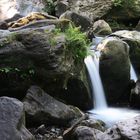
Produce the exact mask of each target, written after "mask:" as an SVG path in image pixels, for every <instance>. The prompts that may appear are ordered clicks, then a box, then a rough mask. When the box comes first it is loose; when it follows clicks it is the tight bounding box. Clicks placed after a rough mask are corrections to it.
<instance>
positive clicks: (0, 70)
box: [0, 67, 35, 79]
mask: <svg viewBox="0 0 140 140" xmlns="http://www.w3.org/2000/svg"><path fill="white" fill-rule="evenodd" d="M0 73H5V74H9V73H17V74H18V75H19V76H20V78H22V79H26V78H29V77H32V76H33V75H34V74H35V71H34V69H31V68H30V69H27V70H20V69H19V68H13V67H4V68H0Z"/></svg>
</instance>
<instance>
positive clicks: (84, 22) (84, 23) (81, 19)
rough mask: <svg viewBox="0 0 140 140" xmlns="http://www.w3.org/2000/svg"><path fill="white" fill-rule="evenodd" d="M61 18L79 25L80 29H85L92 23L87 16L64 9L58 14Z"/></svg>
mask: <svg viewBox="0 0 140 140" xmlns="http://www.w3.org/2000/svg"><path fill="white" fill-rule="evenodd" d="M60 18H61V19H63V18H66V19H69V20H71V21H72V22H73V23H74V24H75V25H76V26H77V27H79V26H80V27H81V30H82V31H87V30H89V28H90V27H91V25H92V22H91V20H90V19H89V18H88V17H87V16H82V15H80V14H78V13H76V12H71V11H66V12H65V13H63V14H62V15H61V16H60Z"/></svg>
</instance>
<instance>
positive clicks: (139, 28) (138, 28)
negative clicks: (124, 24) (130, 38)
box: [135, 21, 140, 31]
mask: <svg viewBox="0 0 140 140" xmlns="http://www.w3.org/2000/svg"><path fill="white" fill-rule="evenodd" d="M135 29H136V30H137V31H140V21H139V22H138V24H137V26H136V28H135Z"/></svg>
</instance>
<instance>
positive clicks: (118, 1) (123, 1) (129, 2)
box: [113, 0, 137, 7]
mask: <svg viewBox="0 0 140 140" xmlns="http://www.w3.org/2000/svg"><path fill="white" fill-rule="evenodd" d="M113 3H114V6H115V7H118V6H119V7H132V6H133V5H136V4H137V0H113Z"/></svg>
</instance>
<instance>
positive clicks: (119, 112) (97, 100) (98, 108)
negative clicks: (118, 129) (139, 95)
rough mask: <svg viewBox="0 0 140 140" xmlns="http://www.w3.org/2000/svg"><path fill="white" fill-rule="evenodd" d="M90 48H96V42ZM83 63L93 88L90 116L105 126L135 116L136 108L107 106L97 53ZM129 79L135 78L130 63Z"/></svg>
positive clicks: (136, 113)
mask: <svg viewBox="0 0 140 140" xmlns="http://www.w3.org/2000/svg"><path fill="white" fill-rule="evenodd" d="M92 49H96V44H95V45H93V46H92ZM85 64H86V67H87V69H88V72H89V75H90V79H91V85H92V89H93V93H92V94H93V97H94V99H93V102H94V109H92V110H90V111H89V113H90V114H91V115H90V117H91V118H94V119H95V118H96V119H100V120H102V121H104V122H105V123H106V126H107V127H110V126H112V125H113V124H114V123H116V122H118V121H120V120H123V119H129V118H132V117H135V116H137V115H139V114H140V112H138V111H136V110H130V109H127V108H110V107H108V106H107V103H106V99H105V93H104V90H103V86H102V82H101V78H100V75H99V57H98V56H97V55H95V56H94V59H93V57H92V56H88V57H87V58H86V59H85ZM130 74H131V79H134V80H135V81H136V80H137V76H136V73H135V71H134V68H133V66H132V65H131V73H130Z"/></svg>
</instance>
